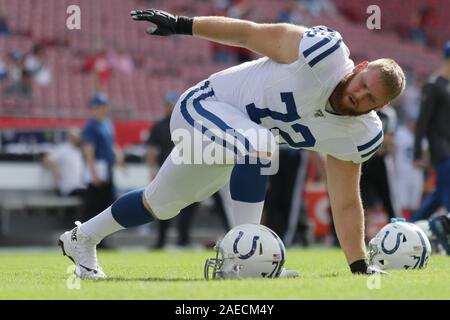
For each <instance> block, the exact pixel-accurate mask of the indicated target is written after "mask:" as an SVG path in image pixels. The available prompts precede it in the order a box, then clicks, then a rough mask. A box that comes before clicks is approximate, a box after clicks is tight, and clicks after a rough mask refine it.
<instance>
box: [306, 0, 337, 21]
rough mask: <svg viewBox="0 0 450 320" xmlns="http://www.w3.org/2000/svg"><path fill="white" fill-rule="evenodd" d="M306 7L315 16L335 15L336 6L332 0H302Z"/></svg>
mask: <svg viewBox="0 0 450 320" xmlns="http://www.w3.org/2000/svg"><path fill="white" fill-rule="evenodd" d="M300 3H301V4H303V6H304V7H305V9H306V10H307V11H308V12H309V13H310V14H311V15H313V16H315V17H321V16H334V15H336V14H337V10H336V7H335V6H334V4H333V3H332V2H331V1H330V0H300Z"/></svg>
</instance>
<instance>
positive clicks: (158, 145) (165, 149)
mask: <svg viewBox="0 0 450 320" xmlns="http://www.w3.org/2000/svg"><path fill="white" fill-rule="evenodd" d="M177 100H178V94H177V93H176V92H174V91H169V92H167V93H166V95H165V97H164V111H165V115H164V118H163V119H162V120H161V121H159V122H157V123H156V124H155V126H154V127H153V129H152V132H151V134H150V136H149V139H148V141H147V145H148V146H149V149H148V155H147V161H148V164H149V166H150V167H151V168H153V169H154V170H151V172H152V173H153V176H152V177H150V179H151V180H152V179H153V178H154V176H155V175H156V172H157V170H158V169H159V168H160V167H161V166H162V164H163V163H164V160H166V158H167V157H168V156H169V155H170V152H171V151H172V149H173V148H174V144H173V142H172V139H171V136H170V116H171V115H172V110H173V107H174V106H175V103H176V102H177ZM197 206H198V204H197V203H193V204H191V205H190V206H188V207H186V208H184V209H183V210H181V212H180V215H179V216H178V217H177V218H176V219H175V220H177V229H178V245H179V246H181V247H186V246H188V245H189V244H190V226H191V221H192V216H193V214H194V211H195V209H196V208H197ZM170 223H171V220H159V221H158V240H157V242H156V245H155V248H156V249H162V248H164V246H165V244H166V240H167V231H168V229H169V227H170Z"/></svg>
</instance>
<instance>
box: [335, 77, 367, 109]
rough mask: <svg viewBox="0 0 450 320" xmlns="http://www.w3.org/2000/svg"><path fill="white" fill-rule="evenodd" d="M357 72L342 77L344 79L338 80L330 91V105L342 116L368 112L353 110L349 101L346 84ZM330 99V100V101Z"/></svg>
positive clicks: (348, 83) (347, 84)
mask: <svg viewBox="0 0 450 320" xmlns="http://www.w3.org/2000/svg"><path fill="white" fill-rule="evenodd" d="M357 74H358V73H350V74H348V75H347V76H345V77H344V79H342V80H341V82H339V84H338V85H337V86H336V88H335V89H334V91H333V93H332V99H330V103H331V106H332V108H333V110H334V111H335V112H336V113H338V114H341V115H344V116H354V117H356V116H360V115H362V114H366V113H368V112H360V111H357V110H355V108H354V106H353V105H352V104H351V102H350V101H349V98H348V96H349V93H348V92H347V89H348V86H349V85H350V82H351V81H352V80H353V78H354V77H355V76H356V75H357ZM331 100H332V101H331Z"/></svg>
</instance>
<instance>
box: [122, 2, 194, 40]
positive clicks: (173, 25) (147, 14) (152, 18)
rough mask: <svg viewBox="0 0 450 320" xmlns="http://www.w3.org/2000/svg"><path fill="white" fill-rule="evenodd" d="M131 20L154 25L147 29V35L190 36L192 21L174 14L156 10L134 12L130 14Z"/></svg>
mask: <svg viewBox="0 0 450 320" xmlns="http://www.w3.org/2000/svg"><path fill="white" fill-rule="evenodd" d="M130 15H131V17H132V18H133V20H136V21H148V22H151V23H153V24H155V25H156V28H155V27H151V28H149V29H147V31H146V32H147V33H148V34H150V35H157V36H170V35H174V34H188V35H192V24H193V19H192V18H189V17H183V16H176V15H174V14H171V13H168V12H165V11H162V10H157V9H147V10H135V11H131V12H130Z"/></svg>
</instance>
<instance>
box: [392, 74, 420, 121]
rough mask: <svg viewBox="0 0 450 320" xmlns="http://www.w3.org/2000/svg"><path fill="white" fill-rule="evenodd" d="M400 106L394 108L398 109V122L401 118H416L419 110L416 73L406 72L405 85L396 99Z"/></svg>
mask: <svg viewBox="0 0 450 320" xmlns="http://www.w3.org/2000/svg"><path fill="white" fill-rule="evenodd" d="M397 102H398V103H399V105H400V108H397V109H396V110H397V111H399V113H398V116H399V122H404V121H403V120H406V119H407V120H408V121H411V120H417V118H418V117H419V110H420V90H419V87H418V84H417V78H416V75H414V74H413V73H412V72H411V71H409V72H407V74H406V87H405V91H403V93H402V95H401V96H400V97H399V98H398V99H397Z"/></svg>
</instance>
